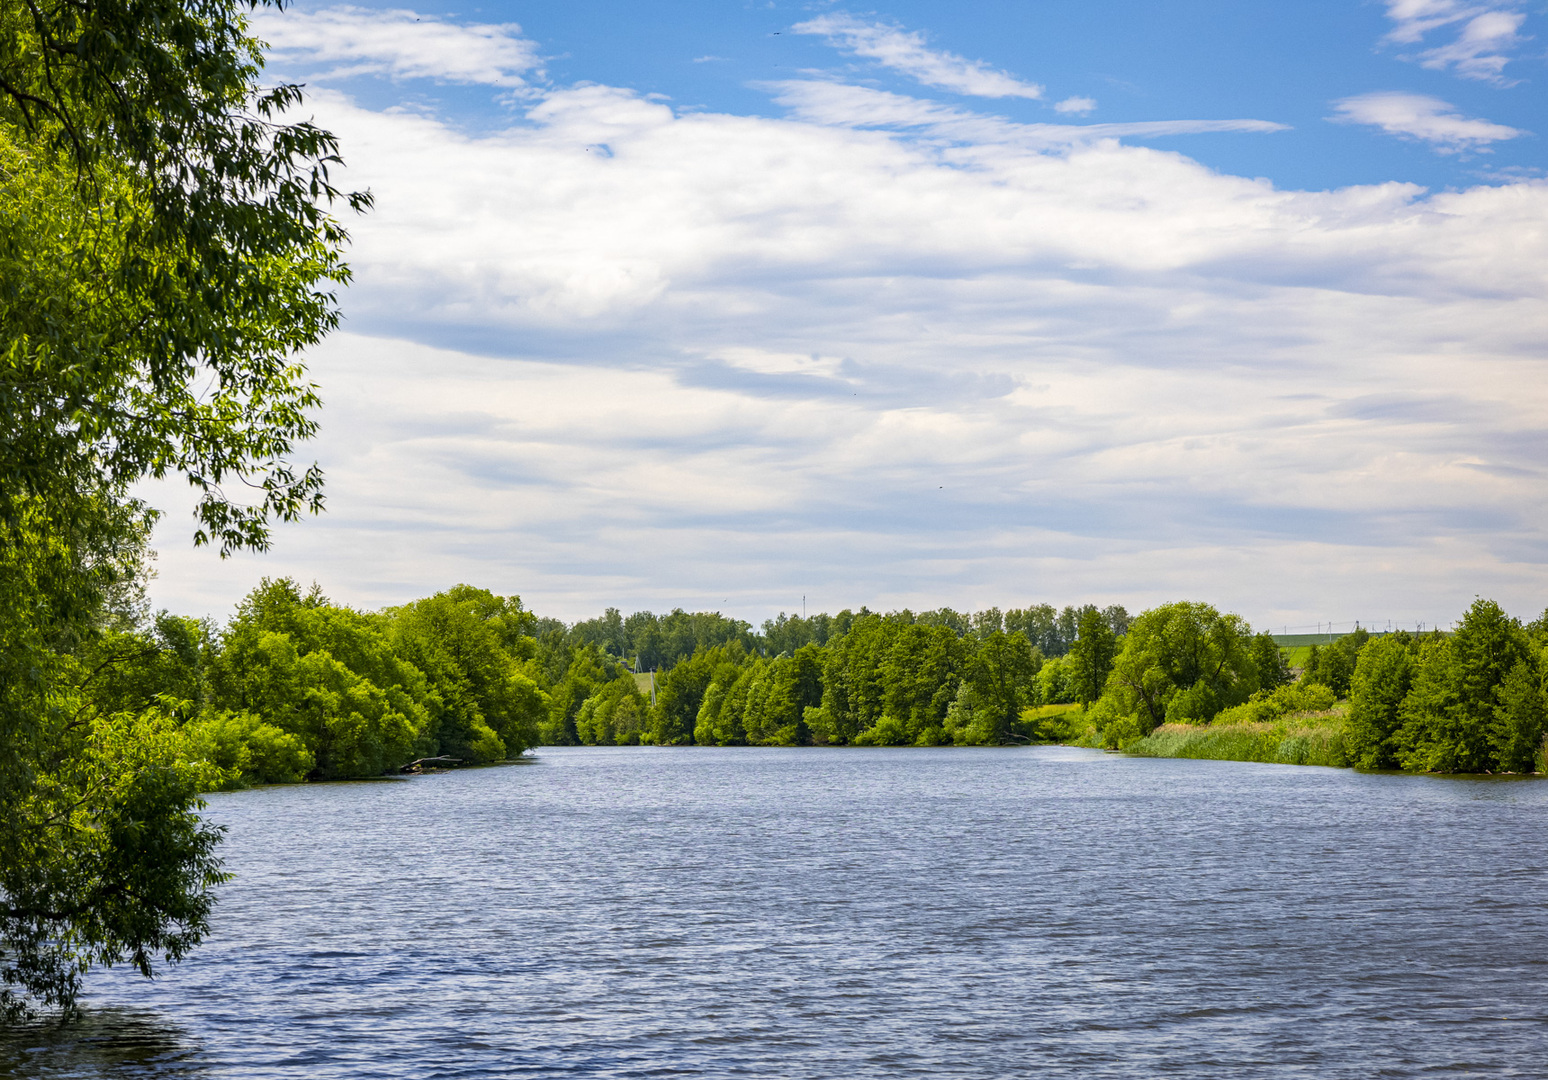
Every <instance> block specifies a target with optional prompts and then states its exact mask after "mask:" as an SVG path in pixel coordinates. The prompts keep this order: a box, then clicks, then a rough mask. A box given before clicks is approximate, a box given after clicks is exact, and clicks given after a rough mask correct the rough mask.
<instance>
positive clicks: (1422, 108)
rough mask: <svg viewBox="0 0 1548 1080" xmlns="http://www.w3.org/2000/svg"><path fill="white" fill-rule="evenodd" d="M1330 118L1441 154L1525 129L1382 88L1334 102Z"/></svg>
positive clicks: (1421, 96) (1476, 146)
mask: <svg viewBox="0 0 1548 1080" xmlns="http://www.w3.org/2000/svg"><path fill="white" fill-rule="evenodd" d="M1333 107H1334V110H1335V115H1334V116H1332V117H1330V119H1332V120H1334V121H1336V122H1338V123H1345V124H1369V125H1370V126H1372V127H1379V128H1381V129H1382V130H1383V131H1385V132H1386V133H1387V134H1389V135H1398V136H1403V137H1407V138H1412V139H1418V140H1420V141H1422V142H1427V143H1430V144H1431V145H1432V146H1434V147H1435V149H1436V150H1437V151H1439V152H1440V153H1443V154H1453V153H1458V152H1460V151H1467V150H1486V149H1487V147H1488V145H1489V144H1490V143H1493V142H1500V141H1502V140H1505V139H1514V138H1516V137H1517V136H1518V135H1523V134H1525V132H1523V131H1520V130H1519V129H1517V128H1513V127H1506V126H1505V125H1504V124H1496V123H1493V122H1491V121H1488V120H1478V119H1474V118H1472V117H1467V116H1463V115H1461V114H1460V113H1458V112H1457V109H1456V106H1454V105H1450V104H1448V103H1447V102H1444V101H1441V100H1440V99H1439V98H1433V97H1427V96H1425V95H1424V94H1409V93H1404V92H1402V91H1399V90H1381V91H1377V92H1375V93H1371V94H1361V95H1359V96H1358V97H1351V98H1345V99H1344V100H1342V101H1337V102H1334V103H1333Z"/></svg>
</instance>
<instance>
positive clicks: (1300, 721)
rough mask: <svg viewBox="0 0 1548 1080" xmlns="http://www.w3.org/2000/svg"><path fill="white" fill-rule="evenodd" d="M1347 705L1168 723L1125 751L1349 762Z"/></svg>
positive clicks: (1284, 762)
mask: <svg viewBox="0 0 1548 1080" xmlns="http://www.w3.org/2000/svg"><path fill="white" fill-rule="evenodd" d="M1346 711H1347V706H1342V705H1341V706H1339V707H1337V708H1333V709H1329V710H1327V711H1326V712H1320V713H1292V714H1291V715H1289V716H1286V717H1284V718H1283V719H1281V720H1275V721H1273V722H1270V723H1242V724H1210V725H1196V724H1162V725H1161V726H1160V727H1158V728H1157V729H1156V730H1155V731H1153V732H1151V733H1150V735H1149V736H1147V737H1146V738H1143V739H1141V740H1139V741H1138V742H1136V743H1131V744H1130V745H1129V746H1126V747H1125V748H1124V749H1125V750H1126V751H1127V752H1128V753H1130V754H1135V755H1137V756H1139V757H1174V758H1204V759H1208V760H1212V761H1262V762H1267V763H1270V764H1277V765H1332V766H1339V767H1342V766H1347V765H1348V764H1349V761H1348V759H1347V758H1346V757H1345V754H1344V714H1345V712H1346Z"/></svg>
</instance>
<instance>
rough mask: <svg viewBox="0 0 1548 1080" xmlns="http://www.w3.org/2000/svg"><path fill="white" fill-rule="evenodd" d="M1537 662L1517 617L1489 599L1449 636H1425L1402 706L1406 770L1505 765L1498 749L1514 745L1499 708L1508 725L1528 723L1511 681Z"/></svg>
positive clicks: (1479, 603)
mask: <svg viewBox="0 0 1548 1080" xmlns="http://www.w3.org/2000/svg"><path fill="white" fill-rule="evenodd" d="M1537 659H1538V657H1537V650H1536V649H1535V648H1534V647H1533V644H1532V640H1531V637H1530V636H1529V635H1528V634H1527V632H1526V630H1525V629H1524V628H1523V627H1522V626H1521V624H1520V622H1518V621H1517V620H1515V619H1512V618H1511V617H1510V616H1508V615H1506V614H1505V612H1504V611H1503V610H1502V609H1501V608H1500V606H1499V605H1498V604H1496V603H1495V602H1494V601H1492V600H1476V601H1474V602H1473V605H1472V606H1471V607H1470V608H1469V609H1468V611H1467V614H1466V615H1464V616H1463V617H1462V622H1461V623H1460V624H1459V625H1458V626H1457V628H1456V630H1455V631H1454V632H1453V633H1452V634H1451V635H1450V636H1449V637H1443V636H1441V635H1434V636H1432V637H1430V638H1428V639H1427V640H1426V641H1425V643H1424V646H1423V647H1422V649H1421V650H1420V654H1419V659H1418V671H1417V674H1416V675H1415V678H1414V685H1413V689H1412V690H1411V691H1410V692H1409V694H1408V697H1407V698H1405V699H1404V701H1403V705H1402V709H1401V713H1402V718H1403V726H1402V729H1401V730H1400V732H1399V736H1398V741H1399V743H1400V747H1401V749H1400V759H1401V762H1402V765H1403V768H1405V769H1410V770H1413V771H1416V772H1458V773H1481V772H1491V771H1494V770H1496V769H1498V768H1500V767H1501V766H1500V762H1499V759H1498V758H1497V757H1496V747H1497V746H1500V745H1506V744H1507V743H1509V744H1513V742H1514V736H1508V735H1507V734H1506V733H1505V730H1504V728H1502V727H1501V724H1502V723H1505V722H1504V721H1502V720H1501V710H1502V709H1503V710H1505V712H1506V714H1507V715H1510V716H1511V717H1512V719H1511V720H1510V721H1509V724H1510V725H1516V724H1518V723H1519V724H1529V723H1530V716H1529V714H1528V713H1523V712H1521V711H1520V710H1521V709H1522V708H1523V703H1522V702H1520V701H1516V702H1510V701H1507V700H1506V699H1505V696H1504V695H1503V691H1504V689H1505V685H1506V681H1507V679H1508V678H1509V677H1510V675H1511V673H1512V671H1513V670H1514V669H1516V668H1517V667H1518V666H1523V667H1524V668H1525V669H1526V672H1525V673H1524V674H1523V675H1522V676H1520V677H1518V682H1517V685H1518V686H1519V685H1520V681H1521V680H1524V679H1529V678H1530V677H1531V674H1530V673H1531V672H1532V671H1534V670H1535V668H1536V664H1537ZM1512 753H1513V756H1514V755H1515V754H1516V752H1515V751H1512ZM1517 763H1518V764H1519V761H1518V762H1517Z"/></svg>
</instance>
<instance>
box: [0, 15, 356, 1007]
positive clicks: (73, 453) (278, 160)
mask: <svg viewBox="0 0 1548 1080" xmlns="http://www.w3.org/2000/svg"><path fill="white" fill-rule="evenodd" d="M244 6H245V5H238V4H236V3H231V2H222V0H209V2H201V3H198V4H190V3H185V2H179V0H135V2H134V3H128V2H126V0H92V2H89V3H59V2H56V3H46V4H45V3H31V2H29V3H25V4H12V5H7V6H5V7H3V8H0V344H3V348H0V355H3V359H0V985H3V989H0V1009H3V1011H5V1012H7V1013H14V1012H16V1011H19V1010H20V1009H22V1008H23V1007H24V998H25V997H26V996H28V995H30V996H32V997H34V998H36V999H37V1000H39V1001H41V1002H43V1003H45V1004H54V1005H60V1006H64V1007H66V1008H68V1007H70V1006H71V1005H72V1004H73V1001H74V996H75V993H76V989H77V987H78V983H79V975H80V972H81V970H82V969H83V967H84V966H86V965H89V964H91V963H113V962H117V961H120V960H128V961H130V962H132V963H134V964H135V965H136V966H137V967H138V968H139V969H140V970H141V971H142V972H144V973H146V974H147V975H148V974H150V972H151V970H152V960H153V958H154V955H155V954H157V953H160V954H161V955H162V956H164V957H166V958H168V959H176V958H178V957H180V956H182V955H184V954H185V953H186V951H187V950H188V949H189V948H191V947H192V946H193V945H194V944H195V943H196V942H197V941H198V940H199V939H200V937H201V936H202V935H203V933H204V931H205V927H206V920H207V916H208V912H209V909H210V904H211V903H212V895H213V894H212V893H211V892H210V890H211V888H212V887H213V885H214V884H215V883H217V882H218V881H219V879H220V873H221V872H220V870H219V864H218V860H217V859H216V856H215V847H216V842H217V840H218V833H217V832H216V831H215V830H214V829H213V827H211V826H208V825H205V824H204V823H202V822H201V821H200V819H199V818H198V816H197V814H196V812H195V811H196V809H197V807H196V803H197V792H198V790H199V788H200V785H201V784H204V783H206V782H214V780H213V778H212V777H211V775H210V774H209V770H203V771H201V769H200V768H196V767H194V766H187V765H183V764H179V762H180V761H182V760H184V759H183V758H182V757H181V756H180V755H182V754H184V753H185V752H188V745H187V738H186V736H185V735H184V733H182V732H180V731H178V730H177V729H176V726H175V723H174V721H173V720H172V719H170V718H168V717H166V716H164V715H162V714H161V713H159V712H158V711H156V710H146V711H142V712H140V713H138V714H124V713H120V714H113V715H103V714H102V713H101V712H100V711H98V710H97V709H96V708H94V707H93V706H92V705H91V703H90V701H89V700H83V699H82V697H81V694H80V691H79V684H80V680H81V677H82V672H81V668H80V658H79V656H78V655H77V654H78V652H79V651H80V650H81V649H82V648H83V647H85V646H86V645H87V643H88V642H90V641H91V640H92V639H93V638H94V637H95V636H96V635H97V634H98V633H100V631H101V630H102V629H103V627H104V625H105V623H106V622H108V621H109V620H108V616H109V615H110V614H111V610H112V598H113V595H114V592H115V590H117V589H119V588H121V587H122V586H123V585H124V584H125V582H126V580H128V579H129V578H130V577H131V576H132V574H133V572H134V569H135V565H134V563H135V560H134V557H133V556H134V552H135V549H136V547H137V546H142V541H143V537H144V535H145V532H146V529H147V526H148V522H149V519H150V517H151V513H150V511H149V510H148V508H146V507H145V506H144V505H142V504H140V503H138V502H136V501H135V500H134V499H132V498H130V497H129V491H130V487H131V485H133V484H134V483H136V482H137V481H139V480H141V479H143V478H145V477H163V476H167V475H170V474H181V475H182V476H183V477H184V478H185V479H186V480H187V481H188V482H189V483H190V484H191V485H192V486H193V487H194V489H195V490H196V491H197V492H198V495H199V501H198V507H197V519H198V522H199V524H198V528H197V531H196V532H195V535H194V539H195V542H196V543H211V544H214V545H215V546H217V547H218V548H219V549H220V550H221V551H222V552H223V553H224V552H228V551H231V550H234V549H237V548H249V549H256V550H261V549H263V548H264V547H266V546H267V544H268V538H269V527H270V524H271V523H272V522H273V521H276V520H288V519H291V518H294V517H296V516H297V515H298V514H299V513H301V512H303V511H304V510H306V509H308V508H311V509H314V510H315V509H317V508H319V507H320V506H321V499H322V495H321V484H322V477H321V474H320V473H319V472H318V471H317V470H316V469H315V467H314V468H306V469H298V468H297V467H296V466H295V465H294V464H293V463H292V462H291V460H290V458H291V455H292V452H293V450H294V447H295V445H296V443H297V442H299V441H300V440H302V439H305V438H306V437H307V436H309V435H310V434H311V433H312V432H313V430H314V426H315V425H314V421H312V420H311V418H310V416H309V411H310V410H311V409H312V408H313V407H314V406H315V405H316V403H317V397H316V392H315V389H314V388H313V387H312V385H311V384H310V383H308V382H307V381H306V378H305V373H304V371H303V369H302V368H301V367H300V365H299V364H297V363H296V362H295V355H296V353H297V352H298V350H300V349H303V348H305V347H306V346H309V345H312V344H314V343H315V342H317V341H318V340H319V339H320V338H321V337H322V336H323V335H324V334H326V333H327V332H328V331H329V330H330V329H332V328H333V326H334V325H335V324H336V322H337V317H338V316H337V309H336V305H335V302H334V296H333V292H332V290H333V289H334V288H335V287H336V286H337V285H338V284H339V283H340V282H342V281H344V280H346V279H347V277H348V273H347V270H346V268H345V267H344V265H343V263H342V262H341V260H340V250H341V246H342V244H343V242H344V240H345V234H344V231H343V229H342V228H340V226H339V225H338V223H337V222H336V221H334V220H333V219H332V218H331V217H330V216H329V213H328V210H327V204H328V202H329V201H330V200H331V199H333V198H335V197H339V196H341V193H340V192H338V191H336V190H335V189H334V188H333V187H332V186H331V184H330V183H329V179H328V169H329V166H330V165H332V164H333V163H334V162H336V160H337V158H336V145H335V143H334V140H333V138H332V136H330V135H329V134H328V133H327V132H324V131H321V130H319V129H317V128H315V127H313V126H312V125H310V124H284V123H281V122H279V121H278V117H279V116H280V114H281V112H282V111H283V110H285V109H287V108H290V107H293V106H294V105H296V104H298V103H299V101H300V91H299V89H298V88H297V87H294V86H280V87H277V88H275V89H273V90H270V91H265V92H260V91H259V89H258V79H259V74H260V54H259V51H258V43H257V42H256V41H255V40H254V39H253V38H252V37H251V36H250V35H249V34H248V33H247V31H246V28H245V24H244V22H243V20H242V19H241V17H240V12H241V10H242V9H243V7H244ZM342 197H343V198H345V199H346V200H347V201H348V202H350V203H352V204H353V205H354V206H356V207H357V208H363V207H364V206H365V204H366V203H367V202H368V199H366V198H365V197H363V196H342ZM230 487H239V488H243V489H245V490H248V491H252V492H255V493H256V495H255V497H254V501H252V502H250V503H244V502H240V501H237V500H235V499H233V498H231V497H229V495H228V490H227V489H228V488H230Z"/></svg>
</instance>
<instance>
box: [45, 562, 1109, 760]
mask: <svg viewBox="0 0 1548 1080" xmlns="http://www.w3.org/2000/svg"><path fill="white" fill-rule="evenodd" d="M1129 623H1130V619H1129V616H1128V613H1127V612H1126V611H1125V610H1124V609H1123V608H1122V607H1117V606H1111V607H1108V608H1105V609H1098V608H1096V607H1095V606H1094V605H1086V606H1084V607H1081V608H1075V607H1066V608H1065V609H1063V610H1062V611H1059V610H1056V609H1055V608H1053V607H1052V606H1049V605H1040V606H1036V607H1029V608H1025V609H1013V610H1011V611H1008V612H1001V611H999V610H998V609H989V610H987V611H981V612H977V613H975V614H972V615H963V614H960V613H958V612H955V611H952V610H951V609H946V608H943V609H940V610H936V611H928V612H921V613H917V614H916V613H913V612H909V611H902V612H891V613H888V614H885V615H882V614H877V613H874V612H871V611H868V610H866V609H864V608H862V609H861V610H860V611H858V612H854V611H847V610H846V611H841V612H839V613H838V614H837V615H829V614H821V615H814V616H811V617H805V618H803V617H799V616H787V615H783V614H782V615H780V616H779V617H778V618H777V619H772V620H768V621H766V622H765V623H764V624H763V627H762V629H761V631H754V630H752V628H751V627H750V625H749V624H747V623H745V622H742V621H738V620H734V619H728V618H726V617H724V616H722V615H720V614H718V613H709V612H700V613H693V614H689V613H686V612H684V611H681V610H675V611H673V612H671V613H669V614H667V615H664V616H657V615H655V614H653V613H651V612H639V613H636V614H633V615H630V616H629V617H627V618H623V617H621V616H620V615H619V614H618V612H617V611H616V610H614V609H609V611H608V612H607V613H606V614H604V615H603V616H602V617H601V618H599V619H593V620H587V621H583V622H579V623H575V624H573V625H566V624H564V623H563V622H560V621H558V620H554V619H546V618H540V617H538V616H537V615H536V614H534V613H533V612H530V611H528V610H526V609H525V607H524V606H523V604H522V602H521V600H520V599H519V598H517V597H501V596H497V595H495V594H493V593H491V592H489V591H488V590H485V589H478V588H474V587H472V586H469V585H459V586H457V587H455V588H453V589H449V590H447V591H445V592H441V593H437V594H436V595H434V596H430V597H426V598H424V599H421V600H416V601H413V602H412V603H408V604H404V605H402V606H398V607H392V608H387V609H384V610H382V611H374V612H372V611H358V610H355V609H353V608H350V607H347V606H341V605H336V604H333V603H331V602H330V601H329V600H328V599H327V598H326V597H325V596H324V595H323V594H322V593H321V591H320V590H318V589H317V588H316V587H315V586H314V587H312V588H311V589H310V590H303V589H302V588H301V587H300V586H298V584H297V583H296V582H295V581H293V580H291V579H280V580H268V579H265V580H264V581H263V583H262V584H260V585H259V587H258V588H256V589H255V590H254V591H253V592H252V593H251V594H250V595H248V596H247V597H246V598H245V599H244V600H243V601H242V602H241V604H240V605H239V606H238V608H237V611H236V614H235V616H234V617H233V618H232V619H231V620H230V621H229V622H228V623H227V624H226V625H225V626H216V625H215V624H214V623H213V622H211V621H209V620H195V619H188V618H181V617H178V616H174V615H170V614H167V613H165V612H162V613H161V614H159V615H157V616H155V617H154V618H149V617H147V616H145V615H144V613H143V612H142V613H141V615H140V617H139V619H138V621H136V619H135V618H133V617H132V616H130V615H127V614H125V613H123V612H119V613H118V614H117V615H115V616H114V618H113V619H112V620H111V622H110V625H105V626H104V627H103V628H102V630H101V632H99V633H98V634H96V635H93V636H92V637H91V638H90V639H89V640H88V641H87V642H85V643H83V645H82V647H81V648H80V649H79V650H78V651H77V655H76V656H75V658H74V660H75V663H74V670H75V671H76V673H77V680H78V685H77V694H78V696H79V699H80V700H81V702H82V703H83V707H85V708H88V709H89V710H91V711H92V712H93V713H94V714H95V715H99V716H103V717H110V716H124V715H133V714H144V713H150V714H154V715H157V716H158V717H160V718H162V719H163V720H164V721H165V722H166V723H167V724H169V725H170V726H171V728H172V729H175V730H176V732H177V733H178V734H179V736H180V737H181V738H182V739H183V740H184V745H185V753H186V754H187V755H188V756H189V757H190V758H191V759H194V760H197V761H199V762H201V763H202V764H204V765H206V766H208V767H210V768H211V769H212V770H213V771H211V772H209V773H208V774H207V777H208V782H210V783H213V784H215V785H219V786H228V787H229V786H241V785H244V784H252V783H279V782H294V781H299V780H302V779H318V780H327V779H346V778H359V777H369V776H379V775H382V774H384V773H388V772H393V771H395V770H398V769H400V768H402V767H403V766H405V765H407V764H409V763H411V762H413V761H415V760H418V759H429V758H451V759H454V760H456V761H458V762H464V763H490V762H496V761H502V760H506V759H509V758H514V757H517V756H519V755H520V754H522V753H523V752H524V751H526V750H527V749H529V748H531V747H533V746H536V745H540V744H549V745H616V744H635V745H638V744H654V745H663V746H667V745H689V744H695V743H697V744H712V745H720V746H728V745H752V746H795V745H808V744H818V745H847V744H855V745H900V744H905V743H907V744H921V745H941V744H951V743H958V744H960V743H974V744H986V743H999V742H1005V741H1016V740H1020V741H1027V740H1030V739H1034V738H1037V737H1039V736H1040V735H1046V734H1047V732H1041V733H1040V732H1039V731H1037V730H1036V727H1035V725H1033V726H1032V727H1028V725H1027V723H1026V722H1024V721H1023V718H1022V715H1021V714H1022V713H1023V712H1024V711H1025V710H1026V709H1027V708H1028V707H1029V706H1033V705H1041V704H1044V703H1050V702H1052V703H1057V702H1075V701H1079V700H1090V699H1092V698H1094V697H1095V696H1096V695H1097V694H1098V693H1099V692H1100V682H1101V680H1102V679H1103V678H1105V672H1106V670H1107V667H1108V666H1109V663H1110V659H1111V654H1112V652H1113V644H1114V643H1115V642H1116V641H1118V640H1119V636H1120V635H1121V634H1124V633H1126V632H1127V630H1128V627H1129ZM1028 630H1031V631H1032V633H1033V634H1036V635H1037V636H1038V640H1039V641H1042V642H1045V643H1047V644H1048V646H1049V649H1050V651H1053V652H1055V653H1056V654H1057V655H1055V656H1053V657H1052V658H1049V657H1046V656H1045V655H1044V654H1043V652H1042V649H1041V648H1040V647H1039V646H1038V645H1034V644H1033V643H1032V639H1031V638H1030V637H1029V635H1028ZM647 663H650V664H651V666H652V667H653V668H654V670H653V671H652V672H650V674H649V677H648V678H645V679H642V678H640V677H639V674H638V673H639V672H640V671H641V669H642V668H643V667H645V665H646V664H647Z"/></svg>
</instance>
